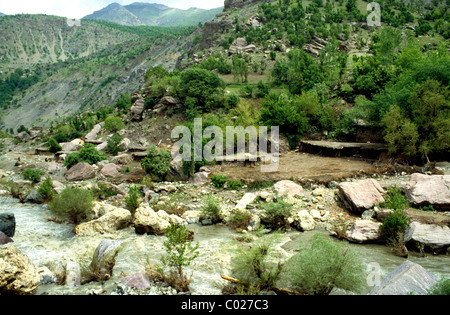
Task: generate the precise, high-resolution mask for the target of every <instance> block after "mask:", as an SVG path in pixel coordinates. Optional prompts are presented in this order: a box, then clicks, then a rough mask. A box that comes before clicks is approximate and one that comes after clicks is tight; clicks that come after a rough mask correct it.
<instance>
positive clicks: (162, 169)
mask: <svg viewBox="0 0 450 315" xmlns="http://www.w3.org/2000/svg"><path fill="white" fill-rule="evenodd" d="M171 161H172V155H171V154H170V152H169V151H167V150H164V149H161V150H158V149H157V148H156V146H154V145H152V146H150V147H149V148H148V150H147V157H146V158H144V159H143V160H142V161H141V166H142V168H143V169H144V171H145V173H147V174H149V175H151V176H152V179H154V180H164V179H165V178H166V176H167V175H168V174H169V172H170V162H171Z"/></svg>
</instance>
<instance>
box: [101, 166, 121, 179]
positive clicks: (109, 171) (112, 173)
mask: <svg viewBox="0 0 450 315" xmlns="http://www.w3.org/2000/svg"><path fill="white" fill-rule="evenodd" d="M120 172H121V167H120V166H118V165H116V164H114V163H108V164H106V165H105V166H103V168H102V170H101V171H100V173H101V174H102V175H103V176H106V177H116V176H118V175H119V174H120Z"/></svg>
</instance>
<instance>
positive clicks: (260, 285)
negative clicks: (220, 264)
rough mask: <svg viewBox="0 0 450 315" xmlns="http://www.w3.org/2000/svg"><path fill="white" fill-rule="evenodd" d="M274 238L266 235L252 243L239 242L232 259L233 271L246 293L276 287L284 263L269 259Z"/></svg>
mask: <svg viewBox="0 0 450 315" xmlns="http://www.w3.org/2000/svg"><path fill="white" fill-rule="evenodd" d="M275 237H276V236H275ZM274 239H275V238H274V236H266V237H263V238H260V239H258V240H257V241H255V242H252V243H250V244H238V246H237V248H236V250H235V253H234V255H233V258H232V259H231V264H232V265H231V272H232V275H233V277H234V278H236V279H237V280H239V285H240V286H241V290H242V291H243V292H244V293H248V292H249V291H256V293H257V292H259V291H264V290H271V289H272V288H273V287H275V284H276V282H277V280H278V278H279V276H280V274H281V271H282V265H281V264H280V263H272V262H270V260H269V258H271V256H272V251H273V244H274Z"/></svg>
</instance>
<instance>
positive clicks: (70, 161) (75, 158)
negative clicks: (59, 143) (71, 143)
mask: <svg viewBox="0 0 450 315" xmlns="http://www.w3.org/2000/svg"><path fill="white" fill-rule="evenodd" d="M80 162H81V158H80V153H78V152H73V153H70V154H69V155H68V156H67V157H66V159H65V160H64V166H65V167H67V169H71V168H72V167H73V166H75V165H77V164H78V163H80Z"/></svg>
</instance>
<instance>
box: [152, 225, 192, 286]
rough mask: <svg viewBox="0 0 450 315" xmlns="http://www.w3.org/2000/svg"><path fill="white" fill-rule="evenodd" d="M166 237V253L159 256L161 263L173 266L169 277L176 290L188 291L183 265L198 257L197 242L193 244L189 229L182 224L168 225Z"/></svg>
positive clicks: (188, 281) (185, 265)
mask: <svg viewBox="0 0 450 315" xmlns="http://www.w3.org/2000/svg"><path fill="white" fill-rule="evenodd" d="M167 238H168V240H167V241H166V242H164V247H165V248H166V254H165V255H164V256H163V257H162V258H161V260H162V262H163V265H164V266H167V267H169V268H173V270H172V271H171V273H170V277H171V278H172V279H173V282H174V283H175V284H176V286H175V287H176V288H177V290H178V291H181V292H186V291H189V283H190V279H189V278H188V277H187V276H186V275H185V274H184V267H187V266H189V265H190V264H191V263H192V261H193V260H194V259H196V258H197V257H198V255H199V253H198V251H197V250H198V247H199V244H198V243H197V244H195V245H193V243H192V241H191V234H190V231H189V230H188V229H187V228H186V227H185V226H184V225H177V224H172V225H170V226H169V227H168V228H167ZM172 285H173V283H172Z"/></svg>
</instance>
